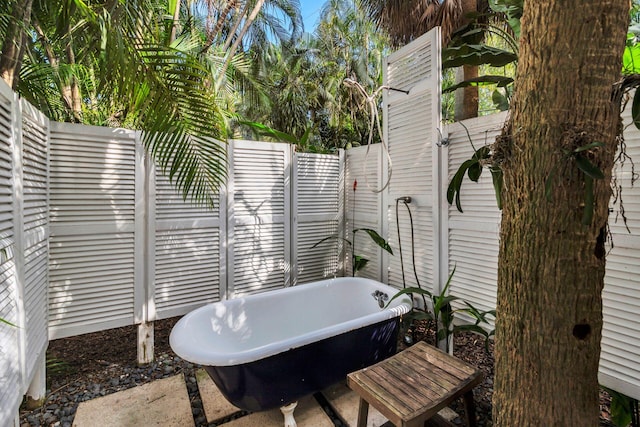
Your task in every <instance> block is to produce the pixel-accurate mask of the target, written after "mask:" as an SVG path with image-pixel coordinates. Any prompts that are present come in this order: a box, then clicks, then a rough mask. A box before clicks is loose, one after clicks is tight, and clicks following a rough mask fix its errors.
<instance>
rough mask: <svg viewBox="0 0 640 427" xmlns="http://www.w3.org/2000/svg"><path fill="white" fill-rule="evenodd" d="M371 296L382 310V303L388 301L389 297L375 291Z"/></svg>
mask: <svg viewBox="0 0 640 427" xmlns="http://www.w3.org/2000/svg"><path fill="white" fill-rule="evenodd" d="M371 296H372V297H373V298H375V300H376V301H378V306H380V308H384V302H385V301H389V295H387V294H386V293H384V292H382V291H375V292H374V293H372V294H371Z"/></svg>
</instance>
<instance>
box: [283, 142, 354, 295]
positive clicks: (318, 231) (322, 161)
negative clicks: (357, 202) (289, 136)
mask: <svg viewBox="0 0 640 427" xmlns="http://www.w3.org/2000/svg"><path fill="white" fill-rule="evenodd" d="M341 158H342V156H338V155H328V154H311V153H295V154H294V165H295V168H294V173H293V205H294V212H295V214H294V224H293V239H292V250H293V254H292V258H293V259H294V260H295V262H294V264H293V271H294V272H295V273H296V274H294V275H293V277H292V282H293V283H292V284H294V285H295V284H299V283H307V282H311V281H314V280H320V279H324V278H326V277H333V276H335V275H336V274H337V271H338V269H339V268H340V267H341V266H340V265H339V259H338V257H339V255H340V254H341V253H340V251H341V250H342V246H343V245H342V240H340V239H338V238H335V239H331V240H327V241H325V242H324V243H322V244H320V245H318V246H316V247H315V248H313V249H312V246H313V245H314V244H316V243H318V242H319V241H320V240H322V239H323V238H326V237H329V236H336V237H337V236H340V237H342V227H341V226H342V218H343V216H342V214H343V209H342V199H341V198H340V195H341V194H342V191H341V185H342V176H341V175H342V172H343V168H342V162H341Z"/></svg>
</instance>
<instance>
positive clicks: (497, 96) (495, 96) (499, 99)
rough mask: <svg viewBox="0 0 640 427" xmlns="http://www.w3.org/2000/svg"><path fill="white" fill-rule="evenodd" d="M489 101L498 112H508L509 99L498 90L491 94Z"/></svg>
mask: <svg viewBox="0 0 640 427" xmlns="http://www.w3.org/2000/svg"><path fill="white" fill-rule="evenodd" d="M491 101H492V102H493V105H494V106H495V107H496V108H497V109H498V110H500V111H507V110H509V98H508V97H507V96H506V95H505V94H503V93H502V91H500V90H499V89H496V90H494V91H493V93H492V94H491Z"/></svg>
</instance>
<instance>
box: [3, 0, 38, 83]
mask: <svg viewBox="0 0 640 427" xmlns="http://www.w3.org/2000/svg"><path fill="white" fill-rule="evenodd" d="M32 3H33V0H26V1H17V2H15V4H14V5H13V10H12V11H11V20H10V21H9V28H8V29H7V33H6V34H5V39H4V41H3V42H2V55H0V77H1V78H2V79H4V81H5V82H7V84H8V85H9V86H11V87H12V88H13V89H15V88H16V86H17V83H18V75H19V73H20V65H21V64H22V54H23V53H24V47H25V45H26V43H27V37H26V35H25V29H26V28H29V25H30V23H31V5H32Z"/></svg>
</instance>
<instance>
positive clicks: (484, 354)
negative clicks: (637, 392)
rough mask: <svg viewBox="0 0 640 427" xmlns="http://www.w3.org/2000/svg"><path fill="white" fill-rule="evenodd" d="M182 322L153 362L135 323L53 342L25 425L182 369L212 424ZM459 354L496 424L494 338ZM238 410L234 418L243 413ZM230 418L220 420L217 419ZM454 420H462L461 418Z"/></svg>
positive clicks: (461, 345) (459, 344)
mask: <svg viewBox="0 0 640 427" xmlns="http://www.w3.org/2000/svg"><path fill="white" fill-rule="evenodd" d="M176 321H177V319H176V318H174V319H167V320H162V321H158V322H156V324H155V354H156V360H155V362H153V363H152V364H150V365H147V366H142V367H139V366H137V364H136V360H137V355H136V342H137V336H136V333H137V329H136V327H133V326H130V327H124V328H116V329H110V330H107V331H102V332H96V333H93V334H86V335H81V336H77V337H72V338H65V339H59V340H54V341H51V342H50V343H49V349H48V351H47V358H48V360H49V362H48V363H49V369H48V372H47V397H46V402H45V404H44V406H42V407H41V408H39V409H36V410H34V411H27V410H21V412H20V422H21V427H28V426H56V427H57V426H61V427H71V425H72V423H73V418H74V415H75V411H76V409H77V407H78V404H79V403H80V402H83V401H86V400H89V399H93V398H95V397H99V396H104V395H106V394H110V393H115V392H117V391H121V390H125V389H128V388H131V387H134V386H137V385H141V384H145V383H148V382H150V381H153V380H155V379H159V378H166V377H169V376H173V375H177V374H182V375H184V376H185V379H186V383H187V389H188V391H189V397H190V400H191V407H192V413H193V417H194V422H195V424H196V426H198V427H201V426H215V425H217V424H215V423H212V424H207V422H206V420H205V417H204V411H203V407H202V402H201V401H200V395H199V393H198V387H197V383H196V379H195V371H196V369H197V368H198V366H194V365H193V364H191V363H189V362H186V361H184V360H182V359H180V358H179V357H178V356H176V355H175V354H174V353H173V352H172V351H171V348H170V347H169V333H170V332H171V328H172V327H173V325H174V324H175V322H176ZM427 332H428V330H427V329H426V328H424V327H423V328H422V329H421V330H420V331H417V332H415V333H414V338H415V339H425V340H426V341H427V342H429V343H431V342H432V341H433V340H432V336H429V334H428V333H427ZM454 355H455V356H457V357H459V358H461V359H462V360H465V361H467V362H469V363H471V364H473V365H474V366H477V367H479V368H480V369H481V370H482V371H483V372H484V374H485V379H484V381H483V383H482V384H481V385H479V386H478V387H476V389H475V390H474V394H475V400H476V412H477V416H478V425H479V426H480V427H486V426H491V425H492V423H491V396H492V394H493V343H490V344H489V350H488V351H487V350H485V346H484V339H483V338H482V337H479V336H478V335H475V334H472V333H462V334H459V335H457V336H456V337H455V340H454ZM601 397H602V398H601V423H600V425H601V426H607V427H611V426H613V425H612V424H611V423H610V422H609V421H608V420H609V399H608V396H607V395H606V393H604V392H603V393H602V394H601ZM452 408H453V409H454V410H455V411H457V412H458V413H462V405H461V403H459V402H456V403H455V404H454V405H453V406H452ZM242 415H243V413H238V414H234V416H232V417H231V418H233V417H237V416H242ZM226 421H228V420H220V421H219V422H218V423H222V422H226ZM454 422H455V423H457V424H458V423H461V420H460V419H456V420H455V421H454Z"/></svg>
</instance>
